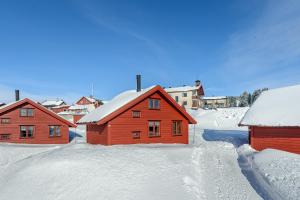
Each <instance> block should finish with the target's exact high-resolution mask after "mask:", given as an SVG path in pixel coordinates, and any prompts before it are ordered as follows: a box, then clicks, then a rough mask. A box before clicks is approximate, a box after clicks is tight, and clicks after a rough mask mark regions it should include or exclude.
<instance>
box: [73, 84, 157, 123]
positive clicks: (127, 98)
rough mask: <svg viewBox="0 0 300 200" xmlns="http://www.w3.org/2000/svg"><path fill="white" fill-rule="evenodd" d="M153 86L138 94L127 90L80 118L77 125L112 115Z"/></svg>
mask: <svg viewBox="0 0 300 200" xmlns="http://www.w3.org/2000/svg"><path fill="white" fill-rule="evenodd" d="M154 87H155V86H152V87H149V88H146V89H143V90H142V91H140V92H136V90H128V91H125V92H123V93H121V94H119V95H118V96H116V97H115V98H113V99H112V100H111V101H109V102H108V103H106V104H104V105H102V106H100V107H98V108H97V109H95V110H94V111H92V112H91V113H89V114H87V115H85V116H84V117H82V118H81V119H80V120H79V121H78V123H89V122H97V121H99V120H101V119H103V118H104V117H106V116H107V115H109V114H111V113H113V112H114V111H116V110H118V109H119V108H121V107H123V106H124V105H126V104H127V103H129V102H131V101H133V100H134V99H136V98H138V97H140V96H141V95H143V94H145V93H146V92H148V91H149V90H151V89H153V88H154Z"/></svg>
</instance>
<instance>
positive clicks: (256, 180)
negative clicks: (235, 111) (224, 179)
mask: <svg viewBox="0 0 300 200" xmlns="http://www.w3.org/2000/svg"><path fill="white" fill-rule="evenodd" d="M248 136H249V135H248V131H236V130H232V131H229V130H208V129H206V130H204V133H203V135H202V137H203V139H204V140H206V141H222V142H229V143H231V144H233V145H234V147H235V148H236V149H237V148H238V147H240V146H242V145H243V144H248V143H249V142H248ZM237 153H238V159H237V161H238V164H239V167H240V168H241V171H242V173H243V175H244V176H245V177H246V178H247V180H248V182H249V183H250V185H251V186H252V187H253V189H254V190H255V191H256V192H257V194H259V195H260V196H261V197H262V198H263V199H274V198H275V199H277V198H276V195H273V194H270V193H271V192H270V191H272V189H271V188H268V185H267V184H264V183H263V182H265V181H264V180H263V179H262V178H261V177H260V175H259V174H258V172H257V171H256V169H253V165H252V157H253V153H250V154H249V155H246V154H245V153H243V151H239V150H237Z"/></svg>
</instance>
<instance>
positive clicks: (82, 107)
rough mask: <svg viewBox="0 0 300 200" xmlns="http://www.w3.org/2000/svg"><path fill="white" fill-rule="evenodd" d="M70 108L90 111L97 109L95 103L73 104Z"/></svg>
mask: <svg viewBox="0 0 300 200" xmlns="http://www.w3.org/2000/svg"><path fill="white" fill-rule="evenodd" d="M68 110H87V111H88V112H91V111H93V110H95V105H94V104H86V105H78V104H75V105H72V106H70V107H69V108H68Z"/></svg>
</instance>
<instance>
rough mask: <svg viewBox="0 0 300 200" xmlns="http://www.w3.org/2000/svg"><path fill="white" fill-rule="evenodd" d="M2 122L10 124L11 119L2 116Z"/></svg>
mask: <svg viewBox="0 0 300 200" xmlns="http://www.w3.org/2000/svg"><path fill="white" fill-rule="evenodd" d="M1 124H10V119H9V118H2V119H1Z"/></svg>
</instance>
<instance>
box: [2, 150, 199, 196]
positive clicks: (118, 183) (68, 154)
mask: <svg viewBox="0 0 300 200" xmlns="http://www.w3.org/2000/svg"><path fill="white" fill-rule="evenodd" d="M29 148H31V147H29ZM22 150H23V149H22ZM10 151H11V152H16V153H15V154H18V153H19V152H20V150H19V149H18V147H17V146H16V147H14V149H13V148H12V149H10ZM31 151H34V149H31ZM191 154H192V148H188V147H187V146H186V145H129V146H113V147H105V146H101V145H97V146H93V145H87V144H76V145H67V146H63V147H61V148H55V149H48V150H47V151H43V152H40V150H37V149H36V152H35V154H34V155H33V154H32V155H31V156H28V157H25V158H24V157H22V159H20V160H17V161H12V162H10V161H9V163H8V164H7V165H6V166H5V167H4V166H3V167H2V168H0V188H1V189H0V191H1V192H0V199H1V200H11V199H14V200H23V199H30V200H35V199H36V200H41V199H42V200H53V199H55V200H62V199H73V200H82V199H122V200H127V199H130V200H135V199H136V200H140V199H144V200H150V199H151V200H155V199H157V200H158V199H165V200H169V199H170V200H171V199H172V200H173V199H182V200H184V199H188V200H194V199H197V196H196V195H195V194H194V191H193V190H190V189H189V186H188V183H186V181H185V180H186V177H192V176H194V175H193V174H192V171H193V170H192V165H191V164H190V163H191V160H190V159H191V157H190V155H191Z"/></svg>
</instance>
